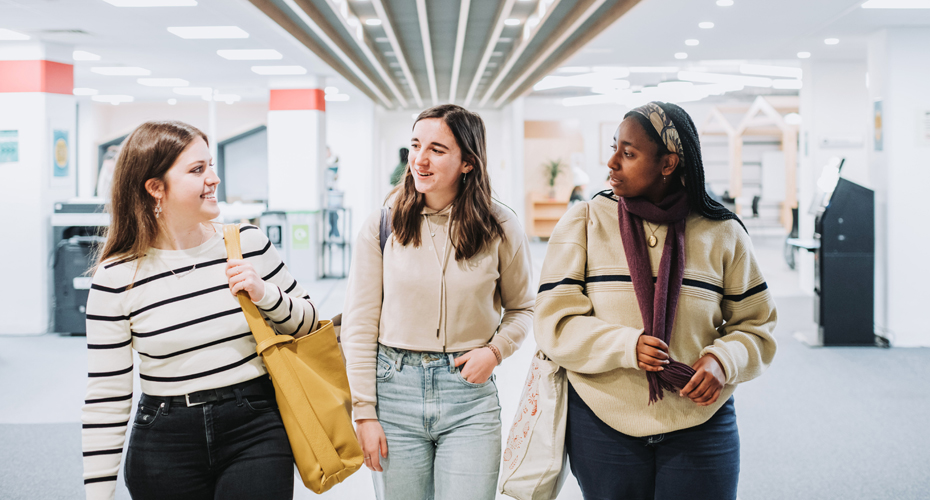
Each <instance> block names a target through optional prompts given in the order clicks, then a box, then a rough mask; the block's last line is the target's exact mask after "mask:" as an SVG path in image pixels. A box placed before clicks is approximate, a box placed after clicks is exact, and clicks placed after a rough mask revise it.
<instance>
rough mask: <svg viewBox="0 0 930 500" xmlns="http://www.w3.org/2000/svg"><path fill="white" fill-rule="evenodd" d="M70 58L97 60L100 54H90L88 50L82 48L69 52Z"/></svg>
mask: <svg viewBox="0 0 930 500" xmlns="http://www.w3.org/2000/svg"><path fill="white" fill-rule="evenodd" d="M71 58H72V59H74V60H75V61H99V60H100V56H98V55H97V54H91V53H90V52H85V51H83V50H75V51H74V52H72V53H71Z"/></svg>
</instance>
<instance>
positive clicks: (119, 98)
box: [91, 95, 132, 106]
mask: <svg viewBox="0 0 930 500" xmlns="http://www.w3.org/2000/svg"><path fill="white" fill-rule="evenodd" d="M91 99H92V100H94V101H97V102H108V103H110V104H113V105H114V106H115V105H117V104H119V103H121V102H132V96H131V95H95V96H92V97H91Z"/></svg>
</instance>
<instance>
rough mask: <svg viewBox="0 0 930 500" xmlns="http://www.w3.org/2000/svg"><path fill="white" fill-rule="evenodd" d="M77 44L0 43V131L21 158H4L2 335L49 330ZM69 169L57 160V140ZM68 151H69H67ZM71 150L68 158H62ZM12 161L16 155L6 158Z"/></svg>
mask: <svg viewBox="0 0 930 500" xmlns="http://www.w3.org/2000/svg"><path fill="white" fill-rule="evenodd" d="M71 60H72V58H71V48H70V47H68V46H63V45H56V44H41V43H29V42H15V43H0V135H2V139H0V140H3V141H4V142H6V143H7V144H6V147H7V148H9V147H11V146H10V144H9V142H15V143H16V149H17V155H16V156H17V158H16V160H15V161H6V162H3V163H0V214H3V215H4V224H5V227H4V233H5V234H7V235H8V236H9V238H8V239H5V240H4V242H5V243H6V244H5V245H0V262H3V263H4V269H5V275H4V283H5V285H4V286H2V287H0V304H2V306H0V314H2V317H3V321H0V334H41V333H45V332H46V331H48V329H49V324H50V321H49V318H50V312H51V310H50V305H51V296H52V285H51V281H52V276H51V269H50V268H49V265H48V259H49V254H50V251H51V250H52V246H51V239H52V231H51V226H50V217H51V214H52V210H53V208H52V207H53V205H54V203H55V202H58V201H64V200H67V199H68V198H71V197H73V196H75V194H76V189H77V188H76V180H75V179H76V176H75V170H76V165H77V162H76V158H75V155H74V151H75V149H74V145H75V132H76V115H75V101H74V96H73V95H72V88H73V86H74V79H73V75H74V70H73V66H72V64H71ZM56 132H58V133H59V134H58V137H62V138H66V141H65V142H66V143H67V147H66V148H65V149H64V150H61V149H60V150H59V159H61V160H65V162H66V165H65V166H64V168H62V167H60V166H59V167H56V165H55V148H56V145H55V142H56V141H55V139H56ZM65 153H66V155H65ZM62 155H65V156H66V157H67V158H64V156H62ZM5 159H6V160H11V159H12V158H9V157H7V158H5Z"/></svg>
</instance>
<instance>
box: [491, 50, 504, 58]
mask: <svg viewBox="0 0 930 500" xmlns="http://www.w3.org/2000/svg"><path fill="white" fill-rule="evenodd" d="M502 55H504V53H503V52H498V51H494V52H491V57H500V56H502Z"/></svg>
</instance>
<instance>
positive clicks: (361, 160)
mask: <svg viewBox="0 0 930 500" xmlns="http://www.w3.org/2000/svg"><path fill="white" fill-rule="evenodd" d="M374 134H375V105H374V103H373V102H372V101H371V100H370V99H368V98H367V97H364V96H361V93H359V95H358V96H356V95H353V96H352V99H351V100H349V101H341V102H327V103H326V144H327V145H328V146H329V148H330V150H331V151H332V154H334V155H336V156H338V157H339V179H338V181H337V185H338V186H339V189H341V190H342V191H343V192H345V199H344V204H345V206H346V208H349V209H351V210H352V226H353V227H352V228H351V230H350V234H351V237H352V238H354V237H355V235H356V234H358V231H359V228H360V227H361V223H362V222H364V220H365V217H367V216H368V214H369V213H371V212H372V211H373V210H374V209H375V208H377V207H380V206H381V203H380V200H381V199H382V198H383V197H382V196H381V195H380V194H379V192H377V191H376V190H375V189H374V187H375V186H374V185H373V183H372V182H371V181H372V180H373V179H375V178H377V177H378V171H377V170H376V169H377V168H380V167H379V166H378V165H377V162H375V161H374V152H375V147H374V145H375V142H374ZM395 155H396V153H395ZM395 163H396V160H395ZM388 175H390V174H388ZM384 183H385V184H387V176H385V177H384Z"/></svg>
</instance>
